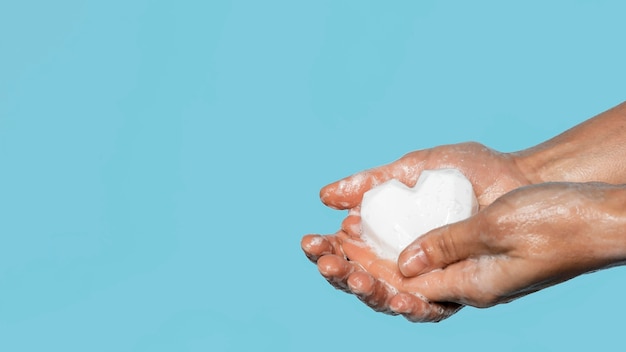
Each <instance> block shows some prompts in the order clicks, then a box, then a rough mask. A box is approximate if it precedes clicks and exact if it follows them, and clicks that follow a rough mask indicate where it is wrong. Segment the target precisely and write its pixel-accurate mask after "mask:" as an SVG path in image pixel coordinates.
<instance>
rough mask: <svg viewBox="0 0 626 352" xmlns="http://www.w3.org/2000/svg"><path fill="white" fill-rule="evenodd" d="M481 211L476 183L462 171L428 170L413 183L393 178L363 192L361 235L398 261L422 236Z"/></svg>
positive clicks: (388, 256) (385, 254) (379, 254)
mask: <svg viewBox="0 0 626 352" xmlns="http://www.w3.org/2000/svg"><path fill="white" fill-rule="evenodd" d="M477 211H478V201H477V200H476V196H475V194H474V190H473V189H472V184H471V183H470V181H469V180H468V179H467V178H466V177H465V176H464V175H463V173H461V171H459V170H457V169H436V170H424V171H422V173H421V174H420V177H419V178H418V180H417V183H416V184H415V186H413V187H408V186H406V185H405V184H403V183H402V182H400V181H398V180H395V179H392V180H389V181H387V182H385V183H383V184H380V185H378V186H376V187H374V188H372V189H371V190H369V191H367V192H366V193H365V194H364V195H363V201H362V202H361V238H363V239H364V240H365V242H366V243H367V244H368V245H369V246H370V247H371V248H372V249H373V250H374V251H375V253H376V254H377V255H378V256H379V257H380V258H384V259H391V260H394V261H395V260H397V258H398V255H399V254H400V252H402V250H403V249H404V248H405V247H406V246H408V245H409V244H410V243H411V242H413V241H414V240H415V239H416V238H418V237H419V236H421V235H423V234H425V233H426V232H428V231H430V230H432V229H435V228H437V227H441V226H443V225H447V224H451V223H454V222H457V221H461V220H464V219H467V218H468V217H470V216H472V215H473V214H474V213H476V212H477Z"/></svg>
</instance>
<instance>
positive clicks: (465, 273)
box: [398, 183, 626, 307]
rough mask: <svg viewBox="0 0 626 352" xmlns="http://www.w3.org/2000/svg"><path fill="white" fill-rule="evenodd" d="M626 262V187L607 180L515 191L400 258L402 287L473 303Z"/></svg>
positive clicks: (426, 237)
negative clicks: (606, 182) (610, 183)
mask: <svg viewBox="0 0 626 352" xmlns="http://www.w3.org/2000/svg"><path fill="white" fill-rule="evenodd" d="M625 261H626V186H615V185H609V184H605V183H545V184H540V185H533V186H527V187H523V188H520V189H517V190H514V191H512V192H510V193H508V194H506V195H504V196H503V197H501V198H499V199H498V200H496V201H495V202H494V203H493V204H491V205H490V206H488V207H487V208H485V209H484V210H483V211H481V212H480V213H478V214H476V215H475V216H473V217H472V218H470V219H467V220H465V221H461V222H458V223H456V224H451V225H448V226H444V227H442V228H438V229H435V230H433V231H431V232H429V233H428V234H426V235H424V236H422V237H420V238H418V239H417V240H416V241H415V242H414V243H412V244H411V245H409V246H408V247H407V248H406V249H405V250H404V251H403V252H402V253H401V255H400V257H399V259H398V263H399V266H400V270H401V272H402V273H403V274H404V275H405V276H406V279H405V280H404V282H403V283H404V288H405V289H406V290H408V291H410V292H420V293H421V294H423V295H424V296H425V297H427V298H428V299H429V300H431V301H435V302H438V301H441V302H456V303H458V304H466V305H472V306H476V307H489V306H493V305H495V304H499V303H504V302H509V301H511V300H514V299H516V298H518V297H521V296H524V295H527V294H529V293H532V292H535V291H538V290H540V289H543V288H545V287H548V286H551V285H555V284H557V283H560V282H563V281H565V280H568V279H570V278H573V277H575V276H577V275H580V274H583V273H587V272H590V271H595V270H599V269H603V268H607V267H610V266H615V265H619V264H624V262H625ZM420 274H422V275H420Z"/></svg>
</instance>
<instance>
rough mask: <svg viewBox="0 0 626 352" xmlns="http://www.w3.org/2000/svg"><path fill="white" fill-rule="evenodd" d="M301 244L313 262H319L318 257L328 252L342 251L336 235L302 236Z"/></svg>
mask: <svg viewBox="0 0 626 352" xmlns="http://www.w3.org/2000/svg"><path fill="white" fill-rule="evenodd" d="M300 246H301V247H302V250H303V251H304V254H306V256H307V258H309V260H310V261H312V262H313V263H317V261H318V259H319V258H320V257H321V256H324V255H326V254H339V253H340V252H341V250H340V248H341V247H340V245H339V240H338V239H337V237H336V236H320V235H306V236H304V237H302V240H301V241H300Z"/></svg>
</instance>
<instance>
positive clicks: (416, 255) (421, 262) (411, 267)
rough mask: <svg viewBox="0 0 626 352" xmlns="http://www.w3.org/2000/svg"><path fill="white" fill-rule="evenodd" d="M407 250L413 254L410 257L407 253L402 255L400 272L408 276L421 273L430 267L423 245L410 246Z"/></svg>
mask: <svg viewBox="0 0 626 352" xmlns="http://www.w3.org/2000/svg"><path fill="white" fill-rule="evenodd" d="M407 251H408V252H409V253H411V254H410V255H409V256H408V258H407V255H401V258H402V259H401V262H400V263H399V265H398V266H399V267H400V272H401V273H402V275H404V276H408V277H410V276H415V275H417V274H420V273H421V272H422V270H424V269H426V268H427V267H428V259H426V255H425V254H424V251H423V250H422V247H420V246H416V247H414V248H408V249H407ZM411 251H412V252H411ZM405 253H406V251H405ZM404 258H406V259H404Z"/></svg>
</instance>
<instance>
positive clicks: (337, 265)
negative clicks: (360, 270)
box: [317, 254, 357, 292]
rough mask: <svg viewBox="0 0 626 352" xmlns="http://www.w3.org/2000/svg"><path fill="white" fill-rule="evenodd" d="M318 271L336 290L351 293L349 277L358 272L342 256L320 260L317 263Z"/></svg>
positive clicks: (328, 256)
mask: <svg viewBox="0 0 626 352" xmlns="http://www.w3.org/2000/svg"><path fill="white" fill-rule="evenodd" d="M317 269H318V270H319V272H320V274H322V276H323V277H324V278H325V279H326V280H327V281H328V282H329V283H330V284H331V285H333V286H334V287H335V288H337V289H340V290H342V291H346V292H350V289H349V288H348V276H350V274H352V273H353V272H354V271H355V270H357V266H356V265H355V264H352V263H350V262H349V261H347V260H346V259H344V258H343V257H341V256H338V255H334V254H328V255H325V256H322V257H320V258H319V260H318V261H317Z"/></svg>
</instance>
